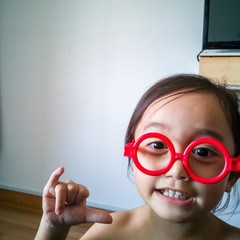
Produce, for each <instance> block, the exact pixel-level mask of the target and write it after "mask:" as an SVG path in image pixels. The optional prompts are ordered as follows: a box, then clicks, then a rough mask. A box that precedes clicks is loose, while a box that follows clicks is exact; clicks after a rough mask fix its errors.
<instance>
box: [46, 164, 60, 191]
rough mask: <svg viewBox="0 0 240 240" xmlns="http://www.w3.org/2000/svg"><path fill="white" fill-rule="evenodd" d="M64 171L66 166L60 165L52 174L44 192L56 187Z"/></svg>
mask: <svg viewBox="0 0 240 240" xmlns="http://www.w3.org/2000/svg"><path fill="white" fill-rule="evenodd" d="M63 173H64V167H59V168H58V169H56V170H55V171H54V172H53V173H52V174H51V176H50V178H49V180H48V182H47V184H46V186H45V188H44V193H45V194H46V193H47V192H48V191H49V190H50V189H51V188H54V187H55V186H56V185H57V184H58V181H59V178H60V177H61V175H62V174H63Z"/></svg>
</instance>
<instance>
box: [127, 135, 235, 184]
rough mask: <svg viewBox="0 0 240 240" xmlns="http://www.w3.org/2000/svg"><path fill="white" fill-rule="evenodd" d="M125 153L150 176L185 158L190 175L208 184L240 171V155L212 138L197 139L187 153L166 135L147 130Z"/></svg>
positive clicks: (185, 164)
mask: <svg viewBox="0 0 240 240" xmlns="http://www.w3.org/2000/svg"><path fill="white" fill-rule="evenodd" d="M124 156H126V157H130V158H132V159H133V162H134V164H135V165H136V167H137V168H138V169H139V170H140V171H141V172H143V173H145V174H147V175H150V176H158V175H161V174H164V173H166V172H168V171H169V170H170V169H171V168H172V166H173V164H174V163H175V161H177V160H182V162H183V166H184V168H185V170H186V172H187V173H188V175H189V176H190V177H191V178H192V179H193V180H195V181H198V182H200V183H205V184H211V183H216V182H219V181H221V180H222V179H223V178H224V177H226V176H227V174H228V173H229V172H230V171H237V172H240V156H238V157H236V158H235V157H231V156H230V154H229V152H228V150H227V149H226V147H225V146H224V145H223V144H222V143H220V142H218V141H217V140H215V139H212V138H200V139H197V140H195V141H193V142H191V143H190V144H189V145H188V146H187V147H186V149H185V151H184V153H176V151H175V148H174V146H173V144H172V142H171V141H170V140H169V139H168V138H167V137H166V136H164V135H162V134H160V133H154V132H152V133H146V134H144V135H142V136H141V137H140V138H139V139H138V140H137V141H136V142H135V140H134V139H133V140H132V142H131V143H128V144H126V145H125V152H124Z"/></svg>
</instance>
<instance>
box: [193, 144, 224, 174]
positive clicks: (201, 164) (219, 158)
mask: <svg viewBox="0 0 240 240" xmlns="http://www.w3.org/2000/svg"><path fill="white" fill-rule="evenodd" d="M188 160H189V166H190V168H191V170H192V171H193V172H194V173H195V174H196V175H197V176H199V177H201V178H214V177H217V176H218V175H219V174H220V173H221V172H222V171H223V169H224V166H225V158H224V155H223V153H222V152H221V150H220V149H219V148H217V147H216V146H214V145H212V144H210V143H201V144H199V145H196V146H195V147H193V149H192V151H191V152H190V154H189V158H188Z"/></svg>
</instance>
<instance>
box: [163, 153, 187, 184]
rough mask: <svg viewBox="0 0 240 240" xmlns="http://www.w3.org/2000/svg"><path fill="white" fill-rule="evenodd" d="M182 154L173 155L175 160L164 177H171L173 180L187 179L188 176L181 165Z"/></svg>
mask: <svg viewBox="0 0 240 240" xmlns="http://www.w3.org/2000/svg"><path fill="white" fill-rule="evenodd" d="M182 159H183V154H181V153H177V154H176V156H175V162H174V164H173V166H172V167H171V169H170V170H169V171H168V172H167V173H166V174H165V176H166V177H171V178H173V179H174V180H180V181H189V180H190V177H189V175H188V173H187V171H186V170H185V168H184V165H183V161H182Z"/></svg>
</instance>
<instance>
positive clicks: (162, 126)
mask: <svg viewBox="0 0 240 240" xmlns="http://www.w3.org/2000/svg"><path fill="white" fill-rule="evenodd" d="M152 127H154V128H158V129H159V130H161V129H164V130H167V129H169V126H168V125H167V124H165V123H160V122H149V123H148V124H147V125H146V126H144V128H143V130H148V129H149V128H152Z"/></svg>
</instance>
